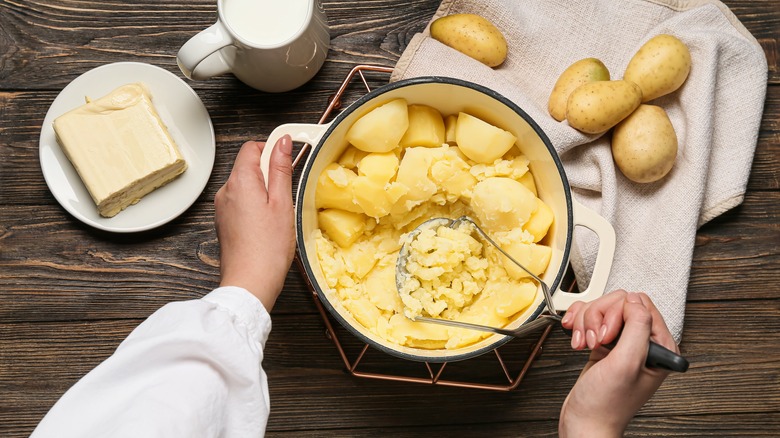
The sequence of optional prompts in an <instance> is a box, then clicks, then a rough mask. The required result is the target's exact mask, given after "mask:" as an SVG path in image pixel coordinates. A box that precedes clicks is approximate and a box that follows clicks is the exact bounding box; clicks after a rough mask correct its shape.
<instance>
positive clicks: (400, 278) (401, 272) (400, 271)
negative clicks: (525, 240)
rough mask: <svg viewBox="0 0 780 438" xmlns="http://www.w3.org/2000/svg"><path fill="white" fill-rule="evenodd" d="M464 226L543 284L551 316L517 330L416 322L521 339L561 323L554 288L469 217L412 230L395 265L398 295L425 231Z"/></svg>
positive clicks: (423, 318)
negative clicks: (417, 241) (412, 247)
mask: <svg viewBox="0 0 780 438" xmlns="http://www.w3.org/2000/svg"><path fill="white" fill-rule="evenodd" d="M463 223H469V224H470V225H471V226H472V227H473V228H474V230H476V231H477V233H478V234H479V235H480V237H482V239H483V240H485V241H486V242H488V243H489V244H491V245H493V246H494V247H495V248H496V249H497V250H498V251H499V252H501V254H503V255H504V257H506V258H508V259H509V260H511V261H512V263H514V264H515V265H517V266H518V267H520V269H522V270H523V271H525V272H526V273H528V275H530V276H531V278H533V279H534V280H535V281H536V282H537V283H539V286H540V287H541V289H542V293H543V294H544V302H545V306H546V307H547V310H548V311H549V314H544V315H541V316H540V317H539V318H537V319H535V320H533V321H530V322H528V323H526V324H523V325H521V326H520V327H518V328H516V329H504V328H499V327H491V326H486V325H481V324H472V323H468V322H461V321H453V320H449V319H444V318H431V317H426V316H415V317H414V318H412V319H413V320H414V321H419V322H427V323H433V324H441V325H446V326H450V327H458V328H466V329H472V330H480V331H485V332H492V333H498V334H502V335H506V336H514V337H520V336H522V335H525V334H526V333H528V332H531V331H533V330H536V329H537V328H539V327H542V326H546V325H548V324H550V323H553V322H555V321H559V320H560V319H561V316H560V315H558V314H557V312H556V311H555V307H554V306H553V301H552V294H551V293H550V288H549V287H548V286H547V284H545V282H544V281H542V279H541V278H539V277H538V276H537V275H535V274H534V273H533V272H531V271H530V270H528V268H526V267H525V266H523V265H522V264H521V263H520V262H518V261H517V260H515V258H514V257H512V256H511V255H509V254H508V253H507V252H506V251H504V250H503V249H502V248H501V247H500V246H499V245H498V244H497V243H496V242H495V241H494V240H493V239H491V238H490V236H488V235H487V233H486V232H485V231H484V230H483V229H482V228H481V227H480V226H479V225H477V223H476V222H475V221H474V220H473V219H472V218H470V217H468V216H461V217H459V218H458V219H449V218H444V217H437V218H433V219H429V220H427V221H425V222H423V223H421V224H420V225H418V226H417V228H415V229H414V230H412V231H411V232H410V233H409V234H408V235H407V237H406V239H405V241H404V244H403V245H402V246H401V250H400V252H399V253H398V260H397V262H396V265H395V285H396V288H397V289H398V292H399V293H400V292H401V290H402V289H403V287H404V285H405V284H406V282H407V281H409V279H410V278H411V276H412V275H411V274H410V273H409V271H408V269H407V267H406V266H407V264H408V263H409V255H410V245H411V243H412V242H413V241H414V240H415V239H416V238H417V237H418V236H419V234H420V233H421V232H422V231H424V230H429V229H432V230H438V229H439V227H449V228H457V227H458V226H460V225H461V224H463Z"/></svg>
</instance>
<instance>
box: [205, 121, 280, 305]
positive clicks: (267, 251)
mask: <svg viewBox="0 0 780 438" xmlns="http://www.w3.org/2000/svg"><path fill="white" fill-rule="evenodd" d="M264 147H265V143H262V142H254V141H249V142H246V143H244V145H243V146H241V150H240V151H239V152H238V156H237V157H236V162H235V164H234V165H233V170H232V171H231V172H230V177H229V178H228V180H227V182H226V183H225V185H223V186H222V188H220V189H219V191H218V192H217V195H216V196H215V197H214V208H215V216H216V218H215V222H216V227H217V238H218V239H219V244H220V257H219V258H220V271H221V278H222V279H221V282H220V286H239V287H243V288H244V289H246V290H248V291H249V292H251V293H252V294H253V295H255V296H256V297H257V298H258V299H260V301H261V302H262V303H263V306H265V308H266V310H268V311H269V312H270V311H271V309H272V308H273V305H274V303H275V302H276V298H277V297H278V296H279V293H280V292H281V290H282V286H283V285H284V279H285V277H286V275H287V271H288V270H289V269H290V264H291V263H292V259H293V255H294V252H295V231H294V225H293V202H292V157H291V152H292V140H291V139H290V137H289V136H284V137H282V138H281V139H280V140H279V141H278V142H277V143H276V147H275V148H274V150H273V152H272V154H271V163H270V166H269V175H268V190H266V187H265V179H264V176H263V174H262V172H261V171H260V155H261V153H262V151H263V148H264Z"/></svg>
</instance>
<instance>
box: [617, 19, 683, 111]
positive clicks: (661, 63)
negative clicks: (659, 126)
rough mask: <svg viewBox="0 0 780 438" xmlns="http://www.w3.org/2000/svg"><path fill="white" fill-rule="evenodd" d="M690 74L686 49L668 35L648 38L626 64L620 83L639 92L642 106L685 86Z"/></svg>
mask: <svg viewBox="0 0 780 438" xmlns="http://www.w3.org/2000/svg"><path fill="white" fill-rule="evenodd" d="M690 71H691V52H690V51H689V50H688V46H686V45H685V43H683V42H682V41H680V40H679V39H677V38H676V37H674V36H672V35H666V34H661V35H656V36H654V37H653V38H650V39H649V40H648V41H647V42H646V43H645V44H644V45H642V47H640V48H639V50H638V51H637V52H636V54H635V55H634V57H633V58H631V60H630V61H629V62H628V66H627V67H626V72H625V74H624V75H623V79H625V80H627V81H631V82H633V83H635V84H637V85H639V88H641V89H642V102H643V103H644V102H648V101H651V100H653V99H656V98H658V97H661V96H664V95H667V94H669V93H671V92H673V91H675V90H677V89H678V88H680V86H681V85H682V84H683V82H685V79H686V78H687V77H688V73H689V72H690Z"/></svg>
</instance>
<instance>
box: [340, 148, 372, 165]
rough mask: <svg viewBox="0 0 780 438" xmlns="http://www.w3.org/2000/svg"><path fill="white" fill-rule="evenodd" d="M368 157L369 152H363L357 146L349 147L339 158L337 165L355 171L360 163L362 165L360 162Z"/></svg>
mask: <svg viewBox="0 0 780 438" xmlns="http://www.w3.org/2000/svg"><path fill="white" fill-rule="evenodd" d="M366 155H368V152H364V151H361V150H360V149H358V148H356V147H355V146H348V147H347V149H346V150H345V151H344V152H343V153H342V154H341V156H340V157H339V159H338V161H337V163H339V164H340V165H342V166H344V167H345V168H347V169H355V168H357V165H358V163H360V160H362V159H363V157H365V156H366Z"/></svg>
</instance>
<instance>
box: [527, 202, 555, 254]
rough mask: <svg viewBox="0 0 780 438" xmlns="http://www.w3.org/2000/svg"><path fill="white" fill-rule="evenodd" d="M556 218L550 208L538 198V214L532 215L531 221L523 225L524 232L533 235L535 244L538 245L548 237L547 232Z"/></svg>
mask: <svg viewBox="0 0 780 438" xmlns="http://www.w3.org/2000/svg"><path fill="white" fill-rule="evenodd" d="M554 217H555V216H554V215H553V211H552V209H551V208H550V206H549V205H547V204H545V203H544V202H543V201H542V200H541V199H538V198H537V199H536V212H535V213H534V214H533V215H531V219H529V220H528V222H526V223H525V225H523V230H525V231H528V232H529V233H531V235H532V236H534V243H536V242H538V241H540V240H542V239H543V238H544V236H546V235H547V230H549V229H550V225H552V222H553V218H554Z"/></svg>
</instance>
